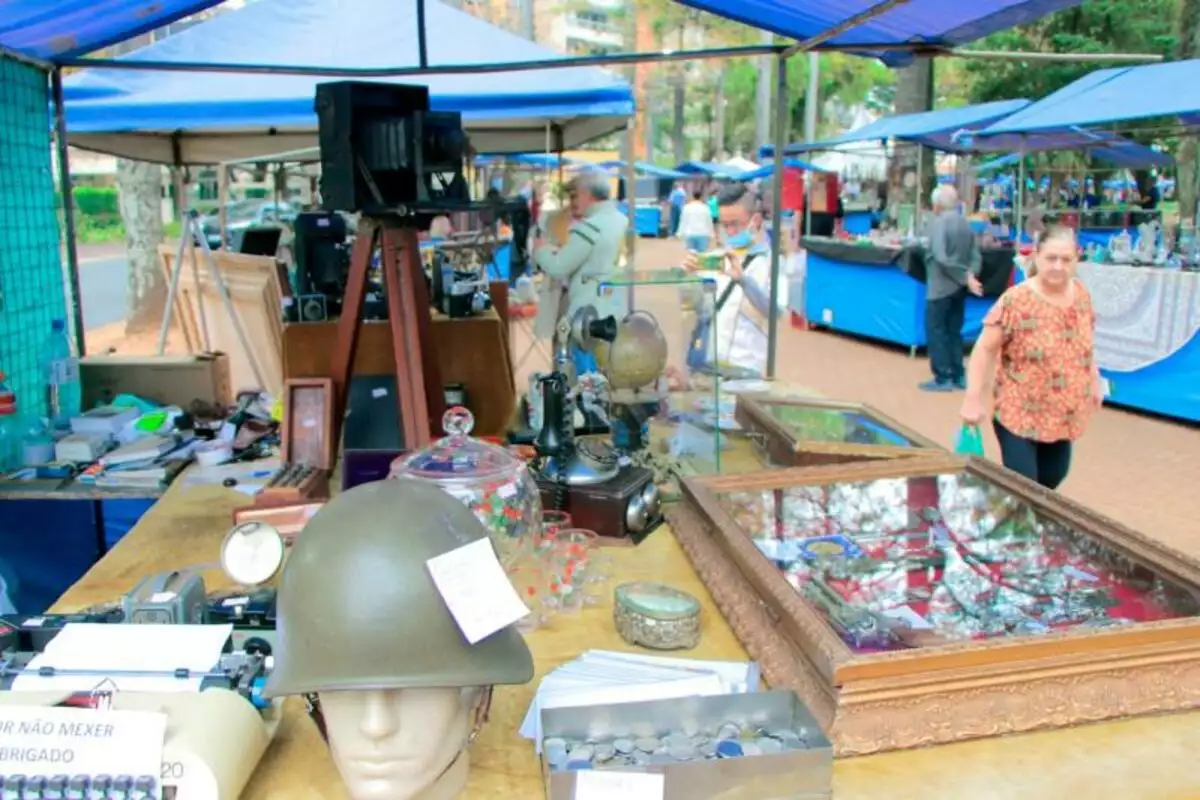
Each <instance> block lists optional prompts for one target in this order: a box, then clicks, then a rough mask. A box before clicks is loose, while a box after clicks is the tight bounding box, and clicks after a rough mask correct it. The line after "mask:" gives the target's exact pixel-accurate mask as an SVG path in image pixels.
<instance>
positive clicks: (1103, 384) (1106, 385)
mask: <svg viewBox="0 0 1200 800" xmlns="http://www.w3.org/2000/svg"><path fill="white" fill-rule="evenodd" d="M1112 390H1113V385H1112V381H1110V380H1109V379H1108V378H1101V379H1100V391H1102V392H1104V396H1105V397H1112Z"/></svg>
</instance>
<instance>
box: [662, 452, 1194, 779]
mask: <svg viewBox="0 0 1200 800" xmlns="http://www.w3.org/2000/svg"><path fill="white" fill-rule="evenodd" d="M962 470H965V471H967V472H968V473H971V474H973V475H975V476H977V477H981V478H984V479H985V480H987V481H990V482H992V483H993V484H995V485H997V486H1000V487H1002V488H1004V489H1005V490H1007V491H1010V492H1012V493H1014V494H1017V495H1019V496H1021V497H1022V499H1025V500H1026V501H1028V502H1029V503H1030V504H1031V505H1032V506H1033V507H1034V508H1035V509H1036V510H1037V511H1039V512H1040V513H1042V514H1044V515H1046V516H1047V517H1049V518H1051V519H1055V520H1057V521H1059V522H1062V523H1064V524H1066V525H1069V526H1071V527H1073V528H1074V529H1076V530H1079V531H1081V532H1083V533H1085V534H1087V535H1089V536H1091V537H1094V538H1096V539H1098V540H1100V541H1102V542H1104V543H1105V544H1107V545H1108V546H1110V547H1112V548H1114V549H1115V550H1117V551H1118V552H1120V553H1122V554H1123V555H1125V556H1128V557H1130V558H1132V559H1134V560H1136V561H1139V562H1141V563H1142V564H1145V565H1146V566H1147V567H1151V568H1153V569H1155V570H1157V571H1158V572H1159V573H1160V574H1162V575H1164V576H1168V577H1171V578H1173V579H1175V580H1176V581H1178V582H1179V583H1181V584H1183V585H1184V586H1185V587H1188V588H1193V587H1194V588H1195V590H1196V592H1197V593H1198V594H1200V562H1197V561H1196V560H1194V559H1191V558H1189V557H1188V556H1186V555H1184V554H1183V553H1180V552H1178V551H1176V550H1173V549H1171V548H1169V547H1166V546H1165V545H1163V544H1161V543H1159V542H1155V541H1152V540H1151V539H1149V538H1147V537H1145V536H1143V535H1141V534H1139V533H1137V532H1135V531H1133V530H1130V529H1129V528H1126V527H1125V526H1123V525H1121V524H1120V523H1118V522H1115V521H1113V520H1110V519H1108V518H1106V517H1104V516H1102V515H1100V514H1098V513H1096V512H1094V511H1091V510H1089V509H1087V508H1085V507H1083V506H1081V505H1079V504H1078V503H1074V502H1072V501H1071V500H1068V499H1067V498H1064V497H1062V496H1061V495H1058V494H1055V493H1053V492H1050V491H1048V490H1045V489H1043V488H1041V487H1040V486H1037V485H1036V484H1034V483H1033V482H1031V481H1028V480H1026V479H1025V478H1023V477H1021V476H1019V475H1016V474H1015V473H1011V472H1009V471H1007V470H1004V469H1003V468H1001V467H998V466H996V465H994V464H992V463H990V462H987V461H984V460H982V459H976V458H970V459H963V458H958V457H955V456H950V455H944V456H940V457H939V456H929V457H927V458H921V459H903V460H892V461H875V462H860V463H858V464H843V465H840V466H836V467H821V468H796V469H785V470H773V471H769V472H760V473H756V474H752V475H727V476H716V477H707V478H689V479H687V480H685V481H684V482H683V493H684V499H683V502H681V503H680V504H678V505H677V506H676V507H675V508H673V509H672V510H671V511H669V512H668V519H669V521H670V522H671V524H672V527H673V529H674V531H675V535H676V537H677V538H678V540H679V542H680V544H681V545H682V547H683V549H684V551H685V552H686V553H687V554H688V557H689V558H690V559H691V561H692V564H693V565H694V566H695V568H696V571H697V573H698V574H699V575H700V577H701V579H702V580H703V581H704V583H705V585H706V586H707V587H708V589H709V591H710V593H711V594H712V596H713V599H714V600H715V601H716V603H717V606H718V607H719V608H720V609H721V612H722V613H723V614H724V615H725V617H726V619H727V620H728V621H729V624H730V626H731V627H732V628H733V629H734V631H735V633H736V634H737V635H738V637H739V638H740V639H741V641H742V643H743V644H744V645H745V647H746V649H747V650H748V651H749V652H750V654H751V655H752V657H754V658H755V659H756V660H758V661H759V663H760V664H761V665H762V668H763V672H764V674H765V676H766V678H767V680H768V682H769V683H770V684H771V685H772V686H774V687H780V688H789V689H793V690H795V691H796V692H797V693H798V694H799V695H800V696H801V697H802V698H804V700H805V702H807V703H808V705H809V707H810V708H811V709H812V711H813V713H814V715H815V716H816V718H817V719H818V720H819V721H820V723H821V724H822V725H823V726H824V727H825V730H826V732H827V733H828V734H829V739H830V740H831V741H832V742H833V744H834V749H835V753H836V754H837V755H839V756H851V755H865V754H868V753H874V752H879V751H885V750H897V749H903V748H909V747H919V746H924V745H932V744H939V743H944V742H951V741H957V740H962V739H971V738H979V737H986V736H996V735H1001V734H1007V733H1016V732H1021V731H1032V730H1038V729H1042V728H1057V727H1064V726H1068V725H1072V724H1076V723H1080V722H1091V721H1098V720H1104V719H1112V718H1116V717H1124V716H1135V715H1142V714H1153V713H1160V712H1168V711H1179V710H1184V709H1192V708H1196V707H1200V618H1189V619H1178V620H1168V621H1162V622H1150V623H1140V624H1134V625H1128V626H1124V627H1121V628H1115V629H1096V630H1089V631H1079V630H1074V631H1069V632H1058V633H1052V634H1047V635H1044V636H1037V637H1020V638H1016V639H1006V640H995V641H990V642H962V643H954V644H948V645H939V646H932V647H923V648H918V649H914V650H904V651H895V652H889V653H877V654H870V655H858V654H855V653H854V652H853V651H852V650H851V649H850V648H849V647H847V646H846V645H845V644H844V643H843V642H842V640H841V638H840V637H839V636H838V635H837V634H836V633H835V631H834V629H833V628H832V627H831V626H830V625H829V624H828V623H827V622H826V621H825V619H824V617H823V616H821V614H820V613H819V612H818V611H817V610H815V609H814V608H812V607H811V606H809V605H808V604H807V603H806V602H805V601H804V600H803V599H802V598H801V596H800V595H799V594H797V593H796V592H795V591H794V590H793V589H792V587H791V586H790V585H789V584H788V583H787V581H786V580H785V579H784V577H783V576H781V575H780V574H779V572H778V571H777V570H776V568H775V567H774V566H773V565H772V564H771V563H770V562H769V561H767V559H766V558H764V557H763V556H762V555H761V554H760V553H759V551H758V549H757V547H755V545H754V544H753V543H752V542H751V540H750V538H749V537H747V536H746V535H744V533H742V532H741V530H740V529H739V528H738V527H737V526H736V524H735V523H734V521H733V519H732V518H731V517H730V515H729V514H728V513H727V512H726V511H725V510H724V509H723V508H722V506H721V505H720V503H719V502H718V500H717V494H718V493H721V492H729V491H743V490H755V489H772V488H784V487H789V486H798V485H810V484H830V483H838V482H855V481H868V480H876V479H884V478H898V477H916V476H929V475H937V474H942V473H946V472H949V471H962Z"/></svg>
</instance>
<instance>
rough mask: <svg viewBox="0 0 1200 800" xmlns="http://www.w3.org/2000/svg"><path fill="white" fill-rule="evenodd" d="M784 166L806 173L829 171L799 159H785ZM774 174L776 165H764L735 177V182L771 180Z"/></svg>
mask: <svg viewBox="0 0 1200 800" xmlns="http://www.w3.org/2000/svg"><path fill="white" fill-rule="evenodd" d="M783 165H784V166H785V167H789V168H791V169H802V170H804V171H805V172H828V170H825V169H821V168H820V167H818V166H817V165H816V164H810V163H808V162H807V161H801V160H800V159H798V158H785V159H783ZM774 174H775V165H774V164H764V165H763V166H761V167H759V168H758V169H752V170H750V171H749V172H743V173H742V174H741V175H735V176H734V180H736V181H756V180H758V179H760V178H770V177H771V176H772V175H774Z"/></svg>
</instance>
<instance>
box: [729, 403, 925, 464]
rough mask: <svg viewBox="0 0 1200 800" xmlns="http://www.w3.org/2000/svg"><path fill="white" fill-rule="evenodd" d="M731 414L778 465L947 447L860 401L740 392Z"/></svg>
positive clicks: (916, 452) (905, 454)
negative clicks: (785, 396) (851, 401)
mask: <svg viewBox="0 0 1200 800" xmlns="http://www.w3.org/2000/svg"><path fill="white" fill-rule="evenodd" d="M734 416H735V418H736V419H737V421H738V424H739V425H741V426H742V429H743V430H744V431H745V432H746V434H747V436H749V437H750V439H751V441H753V442H754V443H755V446H756V447H757V448H758V449H759V451H760V452H761V453H762V455H763V456H765V458H766V459H767V460H768V461H769V462H770V463H772V464H775V465H778V466H782V467H814V466H820V465H823V464H845V463H850V462H855V461H870V460H875V459H881V458H904V457H908V456H919V455H928V454H929V453H931V452H932V453H939V454H944V453H945V452H946V450H945V448H943V447H941V446H939V445H938V444H937V443H936V442H933V441H931V440H929V439H926V438H925V437H924V436H922V435H921V434H919V433H917V432H916V431H914V430H912V429H910V428H907V427H905V426H904V425H901V424H900V423H899V422H896V421H895V420H893V419H890V418H889V417H887V416H885V415H884V414H883V413H881V412H879V411H876V410H875V409H873V408H871V407H870V406H866V405H862V404H860V403H844V402H839V401H836V400H821V399H816V398H803V399H800V398H784V397H774V396H771V395H765V394H743V395H739V396H738V399H737V408H736V410H735V411H734Z"/></svg>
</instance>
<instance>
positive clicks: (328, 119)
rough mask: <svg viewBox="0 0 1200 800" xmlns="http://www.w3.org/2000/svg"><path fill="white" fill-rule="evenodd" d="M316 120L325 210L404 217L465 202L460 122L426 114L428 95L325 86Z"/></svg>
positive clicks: (418, 90)
mask: <svg viewBox="0 0 1200 800" xmlns="http://www.w3.org/2000/svg"><path fill="white" fill-rule="evenodd" d="M316 112H317V120H318V125H319V139H320V146H321V204H322V207H323V208H325V210H327V211H355V212H357V211H361V212H365V213H368V214H396V213H400V214H406V215H407V214H413V213H414V212H418V211H419V212H424V213H428V212H430V211H432V210H435V209H438V208H456V207H460V206H461V205H462V204H464V203H467V202H469V200H470V193H469V187H468V185H467V182H466V179H465V178H464V177H463V160H464V159H465V158H466V156H467V149H468V148H467V137H466V134H465V133H464V131H463V127H462V116H461V115H460V114H458V113H456V112H449V111H430V110H429V90H428V89H427V88H426V87H424V86H404V85H399V84H390V83H366V82H356V81H337V82H333V83H322V84H319V85H318V86H317V96H316ZM429 216H430V218H431V216H432V215H429ZM425 223H426V225H427V224H428V219H426V220H425Z"/></svg>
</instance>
